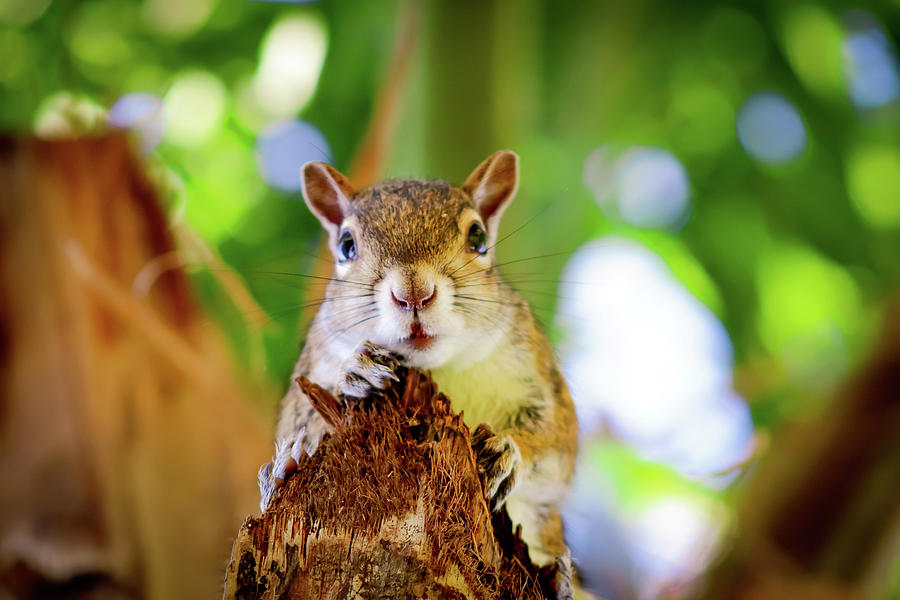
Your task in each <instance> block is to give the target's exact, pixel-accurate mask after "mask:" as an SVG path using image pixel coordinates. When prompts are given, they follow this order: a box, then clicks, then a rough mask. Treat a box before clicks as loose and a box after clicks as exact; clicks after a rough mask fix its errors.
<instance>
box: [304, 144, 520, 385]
mask: <svg viewBox="0 0 900 600" xmlns="http://www.w3.org/2000/svg"><path fill="white" fill-rule="evenodd" d="M518 182H519V157H518V156H516V154H515V153H514V152H510V151H500V152H497V153H495V154H492V155H491V156H489V157H488V158H487V159H486V160H485V161H484V162H482V163H481V164H480V165H479V166H478V168H476V169H475V170H474V171H473V172H472V174H471V175H469V178H468V179H466V182H465V183H464V184H463V185H462V186H461V187H453V186H451V185H449V184H447V183H445V182H441V181H437V182H432V181H428V182H426V181H416V180H406V179H402V180H392V181H384V182H381V183H377V184H375V185H373V186H370V187H368V188H365V189H361V190H357V189H355V188H354V186H353V184H352V183H350V181H349V180H348V179H347V178H346V177H344V176H343V175H342V174H341V173H340V172H338V171H337V170H336V169H334V168H333V167H330V166H329V165H326V164H324V163H321V162H310V163H306V164H305V165H304V166H303V197H304V199H305V200H306V203H307V205H308V206H309V209H310V210H311V211H312V212H313V214H315V215H316V217H318V219H319V221H321V222H322V225H323V226H324V228H325V230H326V231H327V232H328V245H329V248H330V249H331V253H332V254H333V255H334V261H335V267H334V272H335V275H334V280H333V281H332V282H330V283H329V286H328V288H327V289H328V291H327V295H326V296H327V297H326V300H325V302H324V303H323V304H322V309H321V317H322V318H321V320H322V322H323V326H324V327H325V330H324V331H323V333H324V334H325V335H326V336H331V337H330V339H331V340H332V341H333V342H334V343H337V344H340V345H341V346H343V347H346V348H350V347H355V346H356V345H357V344H358V343H359V342H361V341H363V340H371V341H372V342H374V343H376V344H379V345H381V346H384V347H387V348H389V349H391V350H394V351H395V352H398V353H399V354H401V355H403V356H404V357H405V358H406V360H407V362H408V363H409V364H410V365H411V366H416V367H421V368H436V367H439V366H441V365H443V364H446V363H448V362H450V361H452V360H458V359H465V358H468V359H472V360H477V358H479V357H480V356H483V355H484V354H485V353H486V352H488V351H489V350H490V349H492V348H493V346H495V345H496V343H497V341H499V339H500V338H501V337H502V336H503V334H504V332H505V329H506V326H507V325H508V323H509V320H510V318H511V317H510V310H509V304H508V302H509V301H508V299H506V298H504V297H501V296H500V294H499V290H500V286H501V285H502V284H501V282H500V280H499V277H498V275H497V273H496V272H495V271H494V269H493V261H494V250H493V247H494V244H495V243H496V241H497V228H498V226H499V224H500V217H501V215H502V214H503V211H504V210H505V209H506V207H507V206H508V205H509V203H510V201H511V200H512V199H513V196H514V195H515V193H516V188H517V187H518Z"/></svg>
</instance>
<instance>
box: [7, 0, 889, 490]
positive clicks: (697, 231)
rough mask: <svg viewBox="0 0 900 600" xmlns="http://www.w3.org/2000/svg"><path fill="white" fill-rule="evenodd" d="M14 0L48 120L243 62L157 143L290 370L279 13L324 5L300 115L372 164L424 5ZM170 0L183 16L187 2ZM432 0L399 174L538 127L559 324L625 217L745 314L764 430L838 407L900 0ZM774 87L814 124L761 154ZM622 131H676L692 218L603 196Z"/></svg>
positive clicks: (192, 215) (270, 357)
mask: <svg viewBox="0 0 900 600" xmlns="http://www.w3.org/2000/svg"><path fill="white" fill-rule="evenodd" d="M5 2H6V5H5V6H3V7H2V8H0V22H5V24H4V25H2V28H0V57H2V60H0V129H3V130H14V131H22V132H24V131H29V130H31V129H32V128H33V127H34V124H35V123H36V122H37V121H39V120H40V116H41V111H42V110H44V109H45V108H46V104H43V103H45V101H46V100H47V99H48V98H50V97H51V96H52V95H54V94H57V93H59V92H68V93H71V94H75V95H77V96H79V97H81V98H82V100H83V101H85V102H92V103H96V104H97V105H99V106H101V107H106V108H108V107H109V106H111V105H112V104H113V103H114V102H115V101H116V99H117V98H119V97H120V96H121V95H122V94H125V93H129V92H136V91H140V92H149V93H152V94H156V95H158V96H160V97H163V96H165V95H166V93H167V91H168V90H169V88H170V86H171V85H172V83H173V81H175V79H176V78H177V77H179V75H181V74H183V73H184V72H185V71H187V70H191V71H200V72H204V73H209V74H212V75H213V76H214V77H216V78H218V80H219V81H220V82H221V84H222V86H223V87H224V90H225V95H224V102H225V104H224V116H223V119H222V120H221V123H220V125H219V126H218V127H217V129H216V130H215V131H214V132H213V134H211V135H210V136H209V137H208V139H205V140H204V141H203V142H202V143H200V144H196V145H190V146H185V145H183V144H178V143H173V142H172V141H171V140H169V139H167V138H164V139H163V141H162V143H161V144H160V145H159V147H158V148H157V149H156V151H155V152H154V155H153V156H152V157H151V158H150V162H151V164H152V165H153V167H154V168H156V169H159V170H160V171H161V172H163V173H165V174H166V177H167V180H168V181H169V182H170V183H171V184H172V189H173V190H175V192H174V193H173V194H172V206H171V210H172V215H173V220H174V221H175V222H182V223H186V224H187V226H189V227H190V228H193V229H195V230H196V231H198V232H199V233H200V235H201V236H202V237H203V238H204V239H205V240H206V241H207V242H208V243H209V244H210V246H212V247H213V248H214V249H215V250H216V251H218V252H219V253H220V254H221V256H222V257H223V259H224V261H225V263H226V264H227V265H228V268H233V269H234V270H236V271H237V272H238V273H239V274H240V275H241V276H242V277H243V278H244V279H245V280H246V282H247V284H248V286H249V288H250V290H251V291H252V293H253V295H254V297H255V299H256V301H257V302H259V304H260V306H261V307H262V311H263V313H262V314H264V320H265V322H266V327H265V328H264V331H263V333H262V338H261V339H262V342H263V345H264V347H265V355H266V360H265V365H266V377H267V378H268V379H269V380H270V381H272V382H284V381H286V380H287V379H286V377H287V374H288V373H289V371H290V368H291V366H292V363H293V360H294V359H295V356H296V353H297V348H298V343H299V341H300V340H299V338H300V333H299V328H300V324H299V315H300V306H301V305H302V303H303V302H304V301H305V298H306V294H307V291H308V290H307V286H306V285H305V284H304V280H302V279H300V278H297V277H294V276H292V275H290V274H291V273H303V272H309V270H310V269H311V268H312V259H311V256H312V255H313V254H314V253H315V251H316V248H317V241H318V239H319V237H318V236H319V227H318V223H317V222H316V221H315V219H314V218H313V217H312V216H311V215H310V214H308V212H307V210H306V208H305V206H304V205H303V203H302V201H301V200H300V198H299V196H298V195H297V194H291V193H285V192H280V191H277V190H274V189H271V188H269V187H267V186H266V184H265V182H264V181H263V179H262V178H261V177H260V175H259V173H258V170H257V163H256V156H255V147H254V145H255V143H256V138H257V135H258V134H259V133H260V130H261V127H262V125H264V123H261V122H260V121H259V120H258V119H256V118H255V117H253V116H252V115H251V116H249V117H248V116H247V114H246V111H243V110H242V108H241V100H240V93H241V92H240V90H241V86H242V85H243V84H244V83H245V82H246V81H247V80H248V79H249V78H251V77H252V76H253V73H254V71H255V69H256V68H257V64H258V61H259V58H260V51H261V43H262V40H263V39H264V36H265V35H266V32H267V31H268V30H269V29H270V27H271V26H272V25H273V24H274V23H276V22H278V21H279V20H280V19H282V18H284V17H285V16H289V15H295V14H299V15H306V16H308V17H309V18H310V19H312V20H314V21H315V22H317V23H319V24H320V25H321V27H322V29H323V30H324V31H325V32H326V35H327V54H326V57H325V62H324V66H323V68H322V71H321V75H320V77H319V81H318V84H317V87H316V90H315V94H314V96H313V97H312V99H311V101H310V102H309V103H308V104H307V105H306V106H305V107H304V108H303V109H302V111H301V112H300V114H299V115H297V116H298V117H299V118H301V119H303V120H305V121H307V122H309V123H312V124H314V125H315V126H316V127H318V128H319V129H320V130H321V132H322V133H323V134H324V136H325V137H326V139H327V140H328V143H329V145H330V148H331V153H332V158H333V162H334V164H335V165H336V166H338V167H339V168H347V167H348V166H349V164H350V161H351V159H352V157H353V156H354V153H355V151H356V149H357V147H358V145H359V143H360V141H361V137H362V135H363V133H364V132H365V131H366V128H367V126H368V123H369V119H370V117H371V114H372V108H373V104H374V101H375V97H376V93H377V91H378V89H379V86H380V85H381V84H382V82H383V81H384V78H385V71H386V68H387V65H388V61H389V58H390V55H391V51H392V47H393V43H394V39H395V34H396V28H397V22H398V16H399V13H400V12H401V11H404V10H407V9H408V8H409V6H408V5H406V4H405V3H400V2H393V1H387V2H363V1H349V0H345V1H333V2H332V1H323V2H318V3H309V4H298V5H291V4H279V3H262V2H248V1H238V0H206V1H205V2H203V3H201V4H203V5H204V6H207V8H208V14H207V15H206V16H205V17H204V18H203V19H202V20H201V22H200V23H199V24H197V25H196V26H195V27H193V28H192V29H190V30H189V31H186V32H181V33H174V34H173V33H172V32H168V33H167V32H161V31H159V28H154V27H152V26H149V25H148V20H147V15H146V11H145V8H144V3H142V2H138V1H137V0H84V1H80V2H64V1H53V2H52V3H49V4H48V5H47V6H46V8H45V9H44V10H43V11H42V12H41V13H40V14H39V16H37V17H35V18H33V19H31V20H28V19H25V18H24V17H22V15H23V14H26V13H28V10H32V9H27V8H23V7H25V6H26V5H27V4H28V3H27V2H24V0H5ZM41 3H43V4H47V1H46V0H41V2H38V4H41ZM169 5H170V7H171V10H172V11H174V12H173V13H172V18H173V19H176V20H177V18H178V12H177V11H178V10H180V9H178V8H177V7H178V6H179V3H177V2H172V3H169ZM424 7H425V8H424V11H423V12H424V16H423V20H422V22H421V25H420V36H419V37H420V39H419V46H418V48H417V50H416V52H415V55H414V57H413V67H412V74H411V77H410V79H409V82H408V84H407V85H406V86H405V88H404V90H403V98H404V100H403V103H402V113H401V115H402V116H401V119H400V123H399V127H398V128H397V132H396V139H395V140H394V141H393V144H392V150H391V153H390V157H389V161H388V169H387V172H385V173H383V175H385V176H418V177H423V176H424V177H440V178H445V179H449V180H451V181H454V182H460V181H461V180H463V179H464V177H465V176H466V174H467V173H468V172H469V171H470V170H471V169H472V168H474V167H475V166H476V165H477V164H478V163H479V162H480V160H481V159H482V158H484V157H485V156H487V155H488V154H490V153H491V152H492V151H494V150H496V149H498V148H511V149H515V150H516V151H517V152H518V153H519V154H520V156H521V160H522V163H521V164H522V182H521V187H520V193H519V197H518V199H517V201H516V202H515V203H514V205H513V206H512V208H511V209H510V211H509V212H508V213H507V216H506V217H505V222H504V228H505V231H507V232H511V231H513V230H514V229H516V228H518V227H521V229H520V230H519V231H517V232H516V233H515V234H514V235H512V236H511V237H510V238H509V239H508V240H507V241H506V242H504V243H503V244H502V245H501V246H500V247H499V248H498V254H499V258H500V260H501V261H504V260H516V259H520V258H530V257H537V256H544V255H547V256H546V257H545V258H541V259H537V260H533V261H529V262H523V263H521V264H520V266H519V267H517V268H511V269H510V271H512V272H513V273H527V274H528V275H529V276H531V277H533V278H534V282H533V283H530V284H529V285H527V286H522V287H523V288H525V289H523V291H522V293H523V294H524V295H525V297H526V298H527V299H528V300H529V302H530V303H531V304H532V306H533V307H534V308H535V312H536V313H537V315H538V317H539V318H541V319H542V320H543V321H544V322H545V323H546V325H547V326H548V327H549V328H550V329H551V334H552V333H554V332H553V330H552V328H553V314H554V310H555V299H554V298H555V294H556V283H555V279H556V277H557V276H558V273H559V272H560V270H561V269H562V267H563V265H564V264H565V261H566V260H567V258H568V253H570V252H572V251H574V250H575V249H576V248H577V247H579V246H580V245H581V244H583V243H584V242H587V241H589V240H593V239H597V238H599V237H601V236H607V235H617V236H621V237H625V238H630V239H633V240H636V241H638V242H640V243H641V244H644V245H645V246H647V247H649V248H650V249H652V250H653V251H655V252H656V253H658V254H659V255H660V256H661V257H662V258H663V259H664V260H665V261H666V263H667V264H668V266H669V267H670V269H671V270H672V272H673V273H674V275H675V277H676V278H677V279H678V280H680V281H681V282H682V283H683V284H684V285H685V286H686V287H687V288H688V289H689V290H690V291H691V292H692V293H693V294H694V295H695V296H696V297H697V298H699V299H700V300H701V301H702V302H703V303H704V304H706V305H707V306H708V307H709V308H710V309H712V311H714V312H715V314H716V315H718V317H719V318H720V319H721V320H722V321H723V323H724V324H725V326H726V327H727V330H728V332H729V334H730V336H731V339H732V341H733V344H734V347H735V351H736V362H737V364H736V384H737V387H738V391H740V392H741V393H742V394H743V395H744V396H745V397H746V398H747V400H748V402H749V405H750V407H751V410H752V414H753V417H754V421H755V425H756V427H757V429H758V430H760V431H764V430H767V429H771V428H775V427H777V426H779V425H780V424H781V423H782V422H783V421H784V419H786V418H802V417H804V416H806V415H808V414H810V413H811V412H814V411H815V410H816V409H817V407H818V406H819V405H820V402H821V400H822V399H823V398H827V392H828V390H829V389H830V388H831V386H832V385H833V384H834V383H835V382H836V381H837V380H838V379H839V378H840V377H841V376H842V375H843V374H845V373H846V372H847V371H848V369H850V368H851V367H852V365H853V364H855V363H856V362H858V361H859V360H860V358H861V357H862V356H863V354H864V352H865V350H866V349H867V347H868V344H869V342H870V341H871V340H872V338H873V336H874V334H875V333H877V327H878V323H879V317H880V315H881V313H882V311H883V307H884V305H885V303H886V302H887V300H888V298H889V297H890V294H892V293H894V292H895V291H896V286H897V283H898V278H900V235H898V230H900V128H898V124H900V108H898V103H897V102H896V101H894V102H893V103H891V104H889V105H887V106H885V107H882V108H880V109H876V110H869V111H864V110H860V109H857V108H855V107H854V106H853V104H852V103H851V101H850V98H849V96H848V92H847V76H846V72H845V57H844V55H843V54H842V52H843V50H842V47H841V42H842V39H843V36H844V23H845V21H846V19H847V18H848V17H847V15H848V12H847V11H848V10H850V9H851V8H853V9H855V10H859V9H863V10H866V11H868V12H869V13H870V14H871V15H873V16H874V17H876V18H877V19H880V22H881V25H882V26H883V27H884V31H885V32H886V34H887V36H888V38H889V39H890V40H891V42H892V43H893V44H894V45H896V36H897V32H898V31H900V4H898V3H897V2H896V1H889V0H872V1H871V2H868V3H862V5H860V4H859V3H856V4H854V6H853V7H850V6H849V5H847V4H845V3H843V2H837V1H825V2H815V3H813V2H805V1H799V2H783V1H775V0H771V1H764V2H733V3H727V4H724V3H719V2H706V1H703V2H680V3H675V2H663V1H661V0H643V1H637V2H627V3H626V2H575V1H572V0H555V1H552V2H550V1H538V0H521V1H517V2H513V1H512V0H491V1H485V2H430V3H425V4H424ZM23 21H24V22H23ZM762 90H773V91H777V92H779V93H780V94H783V95H784V96H785V97H786V98H788V99H789V100H790V101H791V102H792V103H793V104H794V105H795V106H796V107H797V109H798V110H799V112H800V114H801V116H802V119H803V122H804V125H805V127H806V133H807V136H808V142H807V146H806V149H805V150H804V151H803V153H802V155H801V156H800V157H799V158H798V159H797V160H795V161H793V162H791V163H789V164H787V165H783V166H771V165H764V164H760V163H759V162H757V161H755V160H754V159H752V158H751V157H749V156H748V155H747V154H746V153H745V151H744V149H743V148H742V146H741V144H740V142H739V140H738V138H737V135H736V128H735V118H736V115H737V113H738V110H739V108H740V106H741V104H742V103H743V102H744V101H745V100H746V99H747V98H748V97H749V96H750V95H751V94H753V93H755V92H758V91H762ZM42 106H44V109H42ZM601 145H608V146H609V147H611V148H616V149H624V148H627V147H631V146H656V147H661V148H665V149H667V150H669V151H671V152H672V153H673V154H674V155H675V156H676V157H677V158H678V159H679V160H680V161H681V162H682V164H683V165H684V167H685V170H686V172H687V173H688V176H689V178H690V186H691V189H690V197H691V209H690V214H689V218H688V219H687V220H686V221H685V222H684V223H683V226H680V227H674V228H672V229H645V228H638V227H634V226H631V225H629V224H627V223H625V222H624V221H623V220H622V219H619V218H616V217H615V216H614V215H612V216H611V215H609V214H604V213H603V212H602V211H600V210H598V207H597V204H596V203H595V201H594V199H593V197H592V194H591V192H590V191H589V190H588V189H587V188H586V187H585V185H584V184H583V171H584V163H585V159H586V157H587V156H588V155H589V154H590V153H591V152H592V151H593V150H595V149H596V148H597V147H599V146H601ZM195 275H196V277H195V280H196V283H197V289H198V291H199V293H200V294H201V295H202V296H203V297H204V299H205V301H206V302H207V303H208V305H209V306H210V308H211V310H212V311H213V313H214V314H215V315H217V316H216V318H217V319H218V320H219V321H220V322H221V324H222V325H224V327H225V329H226V330H227V331H228V332H230V334H231V335H232V337H233V338H234V339H233V341H234V346H235V351H236V354H237V356H238V357H240V358H241V360H242V361H243V362H244V363H245V364H251V363H252V359H253V353H254V352H255V350H254V348H255V346H254V345H253V343H252V340H253V338H254V335H255V334H254V333H253V327H252V326H248V324H247V323H248V319H250V317H251V316H250V315H248V314H246V312H242V310H241V309H239V308H238V307H237V306H235V305H234V304H233V303H232V302H231V301H230V300H229V299H228V298H227V297H226V295H225V294H224V293H223V291H222V289H221V287H220V286H219V284H218V283H217V278H216V276H215V275H216V274H215V272H214V271H211V270H204V269H198V270H197V272H196V274H195ZM538 275H540V276H538ZM276 385H280V383H276ZM606 456H607V458H608V457H609V456H611V455H606ZM601 460H603V459H601ZM622 460H638V459H635V458H633V457H632V458H631V459H622ZM614 462H615V461H614ZM615 464H621V461H620V462H618V463H615ZM610 468H615V465H614V464H612V463H610ZM627 472H628V470H627V469H626V470H625V471H623V473H625V474H623V475H622V477H624V478H627ZM671 477H674V475H672V476H671ZM679 485H680V484H679ZM627 489H628V485H627V483H626V484H624V487H622V488H620V491H621V490H627ZM704 493H705V492H704Z"/></svg>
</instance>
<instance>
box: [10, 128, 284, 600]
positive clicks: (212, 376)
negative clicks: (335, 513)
mask: <svg viewBox="0 0 900 600" xmlns="http://www.w3.org/2000/svg"><path fill="white" fill-rule="evenodd" d="M179 264H180V261H179V255H178V254H177V253H176V249H175V246H174V243H173V240H172V235H171V231H170V225H169V222H168V219H167V217H166V215H165V213H164V212H163V210H162V208H161V207H160V204H159V203H158V202H157V194H156V193H155V190H154V188H153V186H152V185H151V184H150V183H149V182H148V181H147V179H146V178H145V177H144V175H143V165H141V164H140V162H139V161H138V160H137V159H136V158H135V157H134V156H133V154H132V153H131V151H130V149H129V146H128V141H127V140H126V139H125V138H124V137H122V136H108V137H100V138H95V139H85V140H79V141H59V142H51V141H35V140H13V139H3V140H0V482H2V483H0V487H2V491H0V597H3V598H6V597H16V598H47V597H53V598H99V597H103V598H159V599H160V600H162V599H165V600H171V599H177V598H185V599H196V598H209V597H215V596H219V595H221V572H222V567H223V565H224V564H225V561H226V560H227V557H228V546H229V543H230V541H231V539H232V536H233V533H234V531H235V530H236V529H237V527H238V526H239V524H240V521H241V519H242V518H243V517H244V516H245V515H246V514H248V513H249V512H250V511H252V510H254V509H255V505H256V502H257V498H258V495H257V491H256V486H255V478H254V475H255V472H256V469H257V468H258V465H259V464H260V463H261V462H263V461H264V460H266V459H267V457H268V455H269V454H270V452H271V444H270V439H271V438H270V433H269V427H268V426H267V425H266V423H267V421H268V420H269V418H268V417H267V416H263V415H259V414H257V413H256V412H255V411H254V410H252V409H251V407H252V406H253V405H254V404H256V405H257V406H259V405H260V404H261V403H260V402H255V403H254V402H251V401H250V399H249V398H248V395H249V394H248V393H247V392H245V391H243V390H246V386H244V385H243V384H241V383H239V382H238V380H236V378H235V377H234V375H233V373H234V372H235V369H234V365H233V364H232V360H231V356H230V352H229V351H228V349H227V348H226V346H225V345H224V343H223V341H222V340H221V339H220V338H219V336H217V335H216V332H215V330H214V328H212V327H210V325H211V323H210V321H209V317H208V316H207V315H205V314H204V313H203V312H201V310H200V309H199V308H198V307H197V305H196V304H195V302H194V300H193V295H192V292H191V289H190V286H189V283H188V280H187V277H186V275H185V273H184V271H183V270H182V269H181V268H180V267H179ZM274 399H275V398H274V394H273V397H272V400H271V401H270V406H273V405H274Z"/></svg>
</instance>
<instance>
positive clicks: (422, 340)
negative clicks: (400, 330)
mask: <svg viewBox="0 0 900 600" xmlns="http://www.w3.org/2000/svg"><path fill="white" fill-rule="evenodd" d="M433 341H434V336H433V335H428V334H427V333H425V330H424V329H423V328H422V324H421V323H420V322H419V321H415V322H413V324H412V325H410V327H409V337H407V338H406V342H407V343H408V344H409V345H410V346H412V347H413V348H415V349H416V350H424V349H425V348H427V347H428V346H430V345H431V343H432V342H433Z"/></svg>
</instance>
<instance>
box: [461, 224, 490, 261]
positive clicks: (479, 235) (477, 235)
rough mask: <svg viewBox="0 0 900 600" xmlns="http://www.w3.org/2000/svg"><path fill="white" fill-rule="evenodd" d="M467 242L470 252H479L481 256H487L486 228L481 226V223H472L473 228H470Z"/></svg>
mask: <svg viewBox="0 0 900 600" xmlns="http://www.w3.org/2000/svg"><path fill="white" fill-rule="evenodd" d="M466 241H467V243H468V244H469V250H471V251H472V252H477V253H478V254H481V255H484V254H487V250H488V249H487V234H486V233H485V232H484V227H482V226H481V223H472V226H471V227H469V235H468V237H467V239H466Z"/></svg>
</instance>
